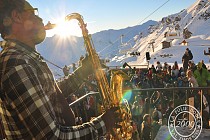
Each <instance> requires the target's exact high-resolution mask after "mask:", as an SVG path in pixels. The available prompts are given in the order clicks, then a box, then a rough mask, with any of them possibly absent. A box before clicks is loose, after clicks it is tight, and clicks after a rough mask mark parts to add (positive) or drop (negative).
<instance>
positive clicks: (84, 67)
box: [74, 56, 94, 79]
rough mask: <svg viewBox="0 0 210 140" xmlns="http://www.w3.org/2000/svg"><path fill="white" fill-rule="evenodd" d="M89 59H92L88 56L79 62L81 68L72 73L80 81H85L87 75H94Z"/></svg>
mask: <svg viewBox="0 0 210 140" xmlns="http://www.w3.org/2000/svg"><path fill="white" fill-rule="evenodd" d="M91 59H92V58H91V57H90V56H86V57H85V58H83V59H82V60H80V63H81V66H80V67H79V68H77V69H76V70H75V72H74V73H75V74H76V75H77V76H79V77H80V78H81V79H86V78H87V77H88V76H89V75H91V74H93V73H94V68H93V64H92V60H91Z"/></svg>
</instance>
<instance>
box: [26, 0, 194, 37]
mask: <svg viewBox="0 0 210 140" xmlns="http://www.w3.org/2000/svg"><path fill="white" fill-rule="evenodd" d="M28 1H29V3H31V5H32V6H33V7H36V8H38V9H39V16H40V17H41V18H42V19H43V22H44V23H45V24H46V23H47V22H48V21H50V22H51V23H56V24H58V23H60V20H64V18H65V16H66V15H69V14H71V13H75V12H76V13H79V14H81V15H82V16H83V18H84V22H85V23H87V29H88V31H89V33H91V34H93V33H96V32H99V31H102V30H108V29H122V28H126V27H129V26H135V25H140V24H142V23H144V22H146V21H148V20H150V19H151V20H156V21H159V20H161V18H162V17H164V16H168V15H170V14H174V13H177V12H180V11H181V10H183V9H186V8H188V7H189V6H191V5H192V4H193V3H194V2H195V1H196V0H53V1H52V0H44V1H38V0H28ZM164 3H165V4H164ZM163 4H164V5H163ZM162 5H163V6H162ZM161 6H162V7H161ZM159 7H161V8H160V9H158V8H159ZM157 9H158V10H157ZM156 10H157V11H156ZM154 11H156V12H154ZM153 12H154V13H153ZM152 13H153V14H152ZM150 15H151V16H150ZM147 17H148V18H147ZM71 22H72V23H69V27H68V28H69V29H66V28H67V27H65V29H60V32H65V33H67V30H68V32H71V33H69V34H71V35H81V31H80V29H79V26H78V22H77V21H76V20H73V21H71ZM70 24H71V25H70ZM63 27H64V26H63ZM70 28H72V29H70ZM55 32H58V30H57V31H48V32H47V35H48V36H51V35H53V34H54V33H55Z"/></svg>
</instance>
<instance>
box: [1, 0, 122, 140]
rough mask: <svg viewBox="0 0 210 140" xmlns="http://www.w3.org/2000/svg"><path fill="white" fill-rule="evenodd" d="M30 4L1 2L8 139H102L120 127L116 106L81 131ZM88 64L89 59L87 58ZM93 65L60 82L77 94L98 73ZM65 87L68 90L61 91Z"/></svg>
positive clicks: (85, 64) (84, 65)
mask: <svg viewBox="0 0 210 140" xmlns="http://www.w3.org/2000/svg"><path fill="white" fill-rule="evenodd" d="M36 10H37V8H33V7H32V6H31V5H30V4H29V3H28V2H27V1H26V0H0V34H1V36H2V38H3V39H4V40H3V41H1V42H0V45H1V47H2V50H1V54H0V75H1V76H0V95H1V96H0V98H1V99H0V114H1V120H2V124H3V127H4V132H5V138H6V139H88V140H92V139H98V138H99V137H100V136H102V135H105V134H106V133H107V132H109V131H110V130H111V129H112V128H113V127H114V126H115V124H116V123H117V119H116V118H117V117H116V115H117V113H116V111H117V110H118V108H116V107H112V108H110V109H108V110H107V111H106V112H105V113H103V114H101V115H100V116H98V117H96V118H95V119H93V120H92V121H91V122H88V123H85V124H82V125H79V126H76V125H75V122H74V114H73V112H72V111H71V109H70V108H69V106H68V104H67V102H66V100H65V98H64V95H63V93H62V92H61V91H62V90H61V89H60V87H58V83H56V82H55V80H54V77H53V75H52V73H51V71H50V70H49V68H48V66H47V64H46V62H45V61H44V60H43V57H42V56H41V55H40V54H39V53H38V52H37V51H36V47H35V46H36V45H37V44H39V43H41V42H43V40H44V39H45V37H46V31H45V29H44V25H43V22H42V19H41V18H40V17H39V16H38V15H35V11H36ZM85 60H87V59H85ZM88 67H90V66H89V64H88V61H83V63H82V66H81V67H80V68H78V69H77V70H76V71H75V74H74V75H73V74H72V75H69V76H68V77H67V78H66V79H65V80H64V81H62V82H61V83H59V85H62V84H64V83H65V84H66V83H67V84H68V88H69V90H68V91H72V92H73V91H74V90H76V89H77V88H78V87H79V86H80V84H81V83H82V80H81V79H82V78H85V77H87V75H88V74H90V73H92V72H93V71H91V70H90V71H89V70H87V68H88ZM61 88H63V87H62V86H61Z"/></svg>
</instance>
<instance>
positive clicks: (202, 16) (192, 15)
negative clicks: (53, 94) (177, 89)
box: [109, 0, 210, 65]
mask: <svg viewBox="0 0 210 140" xmlns="http://www.w3.org/2000/svg"><path fill="white" fill-rule="evenodd" d="M209 18H210V2H209V1H208V0H198V1H197V2H196V3H194V4H193V5H192V6H190V7H189V8H187V9H184V10H182V11H180V12H179V13H176V14H173V15H169V16H167V17H163V18H162V20H161V21H159V22H158V24H157V25H156V26H154V27H153V32H151V33H150V34H149V35H148V36H145V37H142V38H140V39H139V40H137V41H136V44H135V45H134V46H133V48H135V51H138V52H140V54H141V55H140V56H130V55H118V56H115V57H114V58H112V61H111V63H110V64H109V65H119V63H120V64H123V63H124V62H128V63H129V64H130V65H144V64H147V63H148V62H147V61H146V52H149V53H150V57H151V60H150V61H149V63H150V64H156V62H157V61H160V62H161V63H164V62H168V63H169V64H170V63H171V64H172V63H174V61H177V62H178V63H179V64H180V65H181V64H182V61H181V58H182V55H183V54H184V51H185V49H186V48H189V49H190V50H191V51H192V52H193V54H194V58H193V60H194V62H195V63H197V62H198V61H200V60H204V62H205V63H209V57H208V56H206V55H204V54H203V51H204V50H207V48H208V47H209V46H210V40H209V39H210V36H209V33H210V28H209V25H210V20H209ZM186 29H188V31H190V32H191V33H192V34H191V36H190V37H185V36H186V35H185V34H184V33H183V32H184V30H185V31H186ZM183 40H186V41H187V42H188V45H187V46H185V45H183V44H181V42H182V41H183ZM163 41H166V42H169V43H170V46H171V47H170V48H165V49H163V44H162V42H163ZM152 44H153V46H152ZM153 47H154V48H153ZM153 49H154V51H153Z"/></svg>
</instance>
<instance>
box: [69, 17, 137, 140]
mask: <svg viewBox="0 0 210 140" xmlns="http://www.w3.org/2000/svg"><path fill="white" fill-rule="evenodd" d="M72 19H76V20H78V21H79V26H80V28H81V30H82V35H83V38H84V43H85V48H86V51H87V53H88V55H89V56H90V58H91V63H92V65H93V68H94V70H95V77H96V81H97V84H98V86H99V90H100V91H99V92H100V96H101V98H102V99H101V100H102V104H103V109H104V110H107V109H109V108H110V107H113V106H119V113H120V116H121V117H122V121H121V122H120V123H119V125H120V126H121V127H120V128H113V131H112V132H111V133H110V135H109V137H110V139H113V140H129V139H131V138H132V130H133V128H132V126H131V112H130V110H129V107H128V103H126V102H120V100H121V97H122V91H120V89H118V88H121V86H119V82H111V83H113V84H112V86H109V83H108V80H107V77H106V74H105V72H104V70H103V69H102V66H101V63H100V59H99V56H98V54H97V53H96V50H95V49H94V48H93V43H92V40H91V39H90V36H89V34H88V30H87V28H86V26H87V24H85V23H84V20H83V17H82V16H81V15H80V14H79V13H72V14H69V15H67V16H66V17H65V20H66V21H70V20H72ZM120 75H125V74H122V72H114V74H113V76H112V79H113V80H114V79H115V80H117V79H120V77H121V80H120V83H122V78H123V77H124V76H120ZM121 85H122V84H121ZM110 87H111V88H110Z"/></svg>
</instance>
